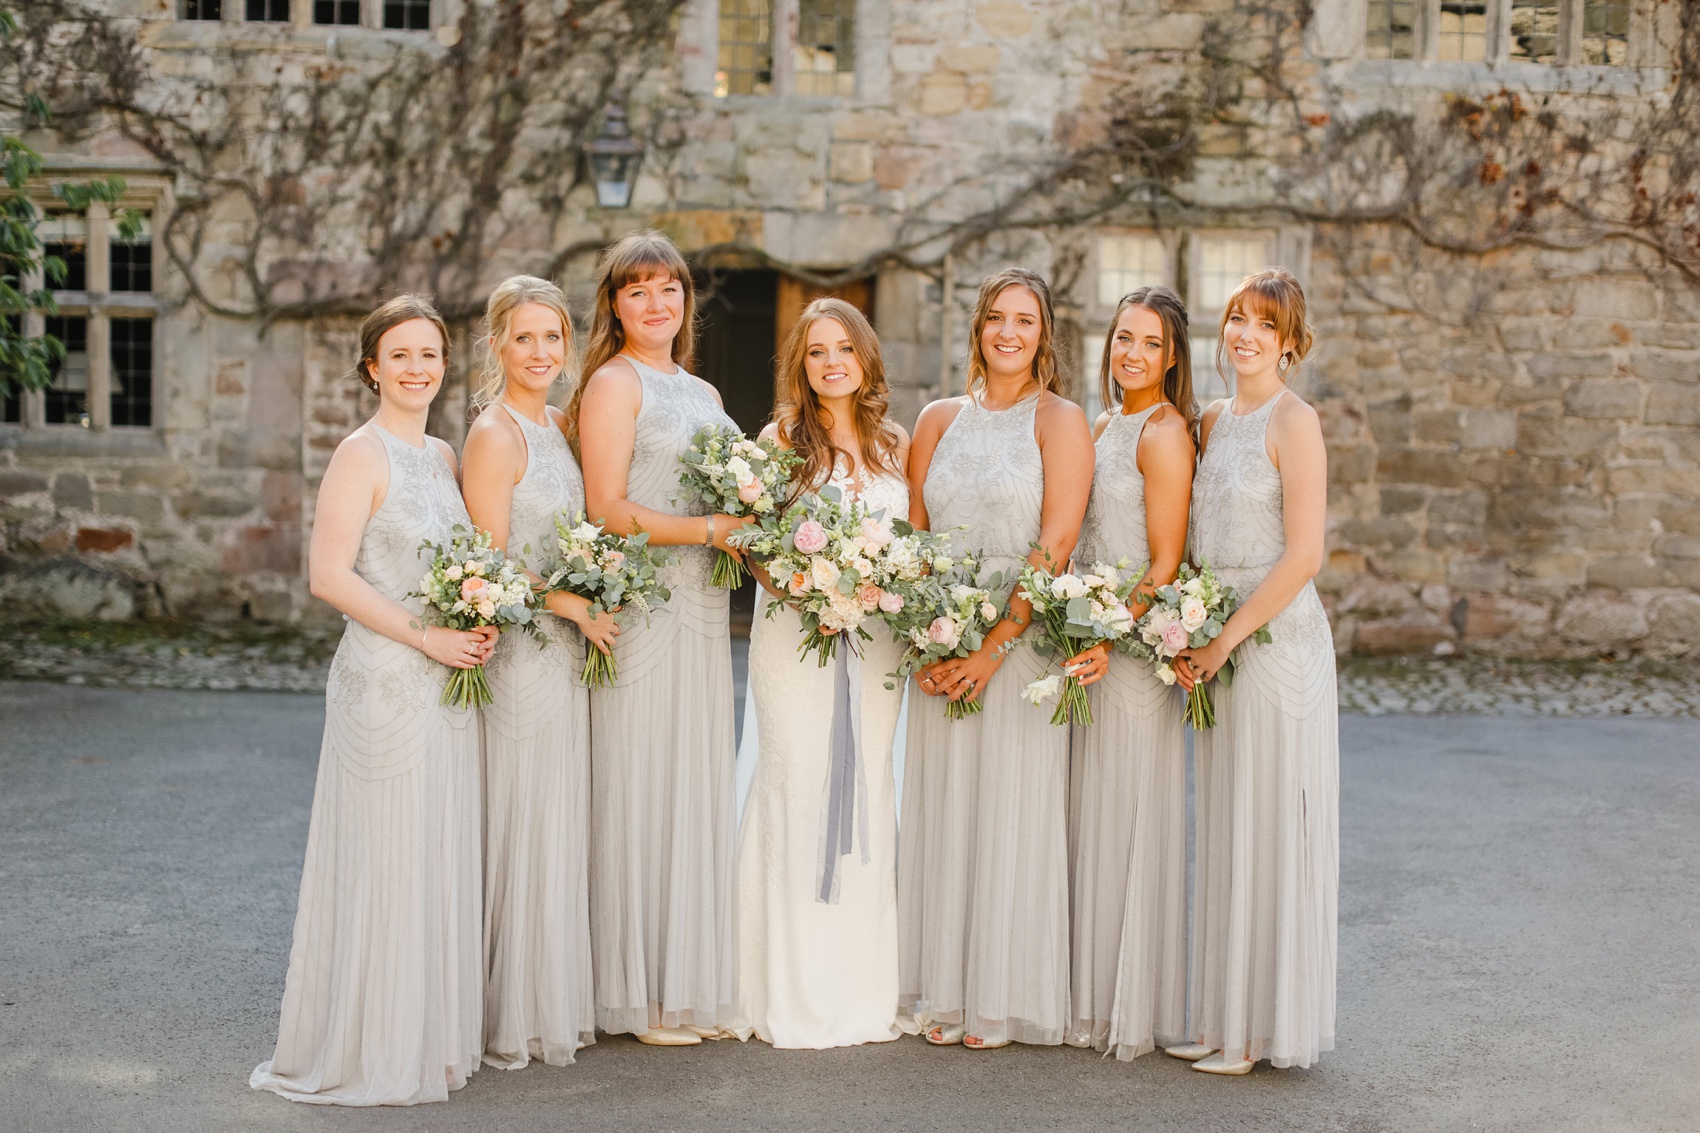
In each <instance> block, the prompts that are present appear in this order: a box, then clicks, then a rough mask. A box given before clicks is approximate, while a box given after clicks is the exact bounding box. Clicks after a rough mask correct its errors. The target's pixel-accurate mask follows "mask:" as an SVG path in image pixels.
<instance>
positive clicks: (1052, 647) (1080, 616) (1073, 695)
mask: <svg viewBox="0 0 1700 1133" xmlns="http://www.w3.org/2000/svg"><path fill="white" fill-rule="evenodd" d="M1047 564H1048V565H1049V560H1048V557H1047ZM1126 570H1127V560H1126V559H1122V560H1121V561H1119V562H1117V563H1116V564H1115V565H1114V566H1111V565H1110V564H1108V563H1095V564H1093V566H1092V572H1091V573H1090V574H1053V573H1051V572H1050V571H1049V570H1045V569H1042V568H1040V567H1036V566H1034V565H1033V564H1032V563H1028V564H1026V565H1025V566H1023V567H1022V568H1021V583H1020V586H1021V593H1022V595H1023V596H1024V597H1025V598H1026V599H1027V600H1028V601H1029V602H1031V603H1033V617H1034V620H1035V621H1036V622H1037V623H1038V625H1039V633H1038V635H1037V637H1036V638H1035V639H1034V642H1033V647H1034V648H1035V649H1037V650H1039V651H1040V652H1041V653H1047V654H1054V655H1057V656H1059V657H1061V658H1063V659H1067V658H1069V657H1073V656H1074V655H1075V654H1076V653H1079V652H1080V651H1081V650H1083V649H1091V648H1092V647H1093V646H1095V645H1102V644H1104V643H1105V642H1109V643H1111V644H1112V645H1113V644H1115V643H1116V642H1119V641H1121V640H1122V639H1124V638H1126V637H1127V636H1128V635H1129V634H1130V633H1132V632H1133V611H1132V610H1130V609H1128V607H1127V600H1128V598H1129V596H1130V595H1132V594H1133V591H1134V588H1135V587H1136V586H1138V585H1139V579H1140V574H1138V573H1134V574H1127V575H1124V574H1123V573H1122V572H1123V571H1126ZM1059 689H1060V691H1061V694H1062V695H1061V697H1060V699H1059V700H1058V701H1057V709H1056V711H1055V712H1053V713H1051V723H1053V724H1090V723H1092V704H1091V701H1089V700H1088V699H1087V697H1086V690H1085V689H1084V688H1083V687H1081V684H1080V678H1079V677H1077V676H1075V675H1074V674H1073V673H1072V672H1070V671H1069V670H1068V669H1066V668H1065V669H1064V670H1063V671H1062V673H1061V674H1057V673H1050V674H1047V675H1045V676H1042V677H1040V678H1039V679H1038V680H1036V681H1034V682H1033V683H1032V684H1030V685H1028V686H1027V688H1026V689H1025V690H1024V691H1023V692H1022V695H1023V696H1025V697H1026V698H1027V699H1028V700H1030V701H1032V702H1033V705H1034V707H1038V706H1039V705H1040V704H1041V703H1043V702H1044V701H1047V700H1049V699H1050V698H1051V697H1053V696H1056V695H1057V694H1058V691H1059Z"/></svg>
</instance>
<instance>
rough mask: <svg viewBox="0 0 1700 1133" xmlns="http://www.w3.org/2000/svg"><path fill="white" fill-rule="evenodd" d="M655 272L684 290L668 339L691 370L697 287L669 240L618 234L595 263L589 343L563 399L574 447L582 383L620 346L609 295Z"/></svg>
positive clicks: (622, 340) (621, 333)
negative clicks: (676, 326)
mask: <svg viewBox="0 0 1700 1133" xmlns="http://www.w3.org/2000/svg"><path fill="white" fill-rule="evenodd" d="M657 276H661V277H663V278H667V279H671V280H673V281H674V282H676V283H677V284H678V285H679V286H680V288H681V289H682V290H683V291H684V296H685V305H684V312H683V313H684V318H683V319H681V320H680V322H679V333H678V334H677V335H675V336H674V338H673V361H674V363H675V364H677V365H678V366H679V367H681V368H682V369H685V370H689V369H690V368H691V363H692V362H693V361H694V360H695V357H696V348H697V290H696V283H695V281H693V280H692V279H691V268H690V265H689V264H687V263H686V262H685V257H684V255H683V253H681V252H680V251H679V249H678V248H677V247H676V246H675V245H674V243H673V241H671V240H669V239H667V237H666V236H664V235H662V234H661V233H659V232H657V231H655V230H654V229H652V228H646V229H644V230H643V231H642V232H633V233H632V234H631V235H629V236H624V237H621V238H620V239H619V240H618V241H616V242H615V243H614V244H613V245H612V246H610V247H609V248H608V249H607V250H606V251H604V252H603V253H602V259H601V260H600V261H599V262H598V263H597V267H596V306H595V307H594V308H593V309H592V311H591V316H590V341H589V342H588V343H587V344H586V345H585V348H584V363H583V367H582V369H581V370H580V375H581V376H580V378H579V380H578V381H577V382H575V383H574V385H573V393H572V397H571V398H569V399H568V401H567V439H568V440H570V441H572V444H573V448H574V449H575V450H576V449H577V448H578V442H579V436H578V417H579V410H580V407H581V404H582V403H583V401H584V387H585V383H586V382H588V381H590V376H591V375H592V374H594V373H596V371H597V370H599V369H601V368H602V365H603V364H604V363H605V362H607V361H608V359H610V358H612V357H613V356H614V355H616V354H618V353H619V352H620V351H621V350H623V349H624V348H625V345H626V331H625V328H624V327H622V326H621V325H620V317H619V316H618V315H616V314H615V313H614V297H615V296H616V295H618V294H619V293H620V289H621V288H623V287H630V286H631V285H632V284H634V283H642V282H643V281H644V280H646V279H654V278H655V277H657Z"/></svg>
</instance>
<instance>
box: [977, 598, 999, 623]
mask: <svg viewBox="0 0 1700 1133" xmlns="http://www.w3.org/2000/svg"><path fill="white" fill-rule="evenodd" d="M980 618H981V620H983V621H986V622H995V621H997V620H998V608H997V607H996V606H994V605H992V604H991V603H990V602H981V603H980Z"/></svg>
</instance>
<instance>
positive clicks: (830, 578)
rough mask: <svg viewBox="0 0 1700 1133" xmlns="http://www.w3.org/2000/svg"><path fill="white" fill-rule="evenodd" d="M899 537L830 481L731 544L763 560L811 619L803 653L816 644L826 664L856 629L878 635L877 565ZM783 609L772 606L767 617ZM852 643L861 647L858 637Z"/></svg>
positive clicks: (801, 647)
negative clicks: (873, 620) (870, 623)
mask: <svg viewBox="0 0 1700 1133" xmlns="http://www.w3.org/2000/svg"><path fill="white" fill-rule="evenodd" d="M894 539H895V534H894V532H893V531H892V529H891V528H890V527H889V526H887V525H886V524H885V523H883V522H881V520H880V519H878V518H876V517H874V516H871V515H869V514H867V512H865V511H864V510H863V509H862V507H861V505H860V504H854V503H850V504H847V503H845V502H844V493H843V492H842V491H840V490H839V489H838V488H836V487H834V486H832V485H831V484H828V485H826V486H825V487H823V488H822V489H821V490H820V491H819V492H809V493H807V494H805V495H803V496H801V497H799V498H798V499H797V501H796V502H795V503H793V504H792V505H791V506H790V507H788V508H787V509H786V510H785V512H784V514H782V515H774V516H770V517H768V518H765V519H763V520H762V521H761V522H760V523H757V524H755V525H753V526H750V527H746V528H744V529H743V530H741V531H739V532H737V533H736V534H734V535H733V536H732V538H731V540H730V542H731V543H732V544H733V545H734V546H737V547H740V548H742V549H744V550H746V551H748V552H749V553H750V554H752V555H754V556H755V557H756V558H757V559H760V560H761V563H762V567H763V568H764V569H765V570H766V571H767V572H768V576H769V577H770V578H771V579H772V580H773V584H774V586H776V587H778V588H779V589H781V590H783V591H784V592H785V594H786V597H787V599H788V601H789V602H790V605H791V607H792V608H793V609H795V610H796V611H797V614H798V616H799V617H801V618H802V620H803V631H804V632H803V643H802V644H801V645H799V646H798V647H797V651H798V652H799V653H806V652H808V651H810V650H813V651H814V652H815V654H816V655H817V657H818V660H819V663H820V664H821V665H822V666H825V665H826V663H827V662H828V661H830V660H832V659H833V658H834V657H835V656H837V653H838V643H839V641H840V640H841V639H844V638H846V637H848V636H849V635H850V634H851V633H854V634H855V635H856V637H857V638H860V639H861V640H863V641H872V640H873V638H872V636H871V635H870V634H869V633H868V631H867V630H865V629H863V628H862V623H863V622H865V621H866V620H867V619H868V618H869V617H871V616H874V615H875V614H877V613H878V612H879V611H880V609H881V602H882V601H883V600H885V598H886V593H885V591H884V590H883V589H881V587H880V585H879V583H878V582H877V581H876V578H877V570H876V567H875V565H874V564H875V563H876V561H878V560H879V559H880V558H881V556H882V555H883V554H884V552H885V550H886V548H888V547H889V546H890V545H891V544H892V542H893V541H894ZM776 608H777V607H776V606H774V605H770V606H769V607H768V610H767V616H768V617H772V616H773V615H774V612H775V610H776ZM849 648H850V649H851V650H852V651H858V652H859V650H858V646H857V641H856V639H854V638H853V639H851V640H850V642H849Z"/></svg>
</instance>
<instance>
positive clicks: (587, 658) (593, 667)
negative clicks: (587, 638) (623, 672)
mask: <svg viewBox="0 0 1700 1133" xmlns="http://www.w3.org/2000/svg"><path fill="white" fill-rule="evenodd" d="M619 676H620V666H619V665H618V663H616V662H615V660H614V655H613V654H612V653H604V652H602V650H600V649H598V648H596V646H594V645H591V644H590V643H589V642H586V643H585V647H584V670H583V671H582V672H580V673H579V675H578V679H579V683H580V684H582V685H584V687H585V688H608V687H609V686H611V685H613V684H615V683H616V682H617V681H618V680H619Z"/></svg>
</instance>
